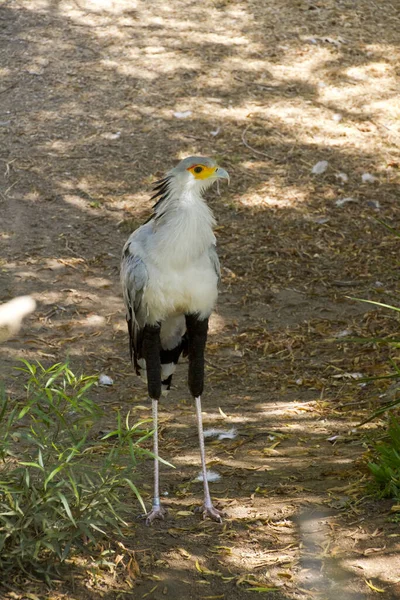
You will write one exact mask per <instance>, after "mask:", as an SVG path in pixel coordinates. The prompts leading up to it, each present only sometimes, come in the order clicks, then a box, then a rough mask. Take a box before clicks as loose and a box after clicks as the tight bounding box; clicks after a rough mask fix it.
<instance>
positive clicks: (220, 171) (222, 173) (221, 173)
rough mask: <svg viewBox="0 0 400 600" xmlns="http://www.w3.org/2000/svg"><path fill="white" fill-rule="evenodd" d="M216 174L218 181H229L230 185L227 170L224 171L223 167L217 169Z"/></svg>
mask: <svg viewBox="0 0 400 600" xmlns="http://www.w3.org/2000/svg"><path fill="white" fill-rule="evenodd" d="M215 174H216V176H217V177H218V179H227V180H228V183H229V181H230V177H229V173H228V172H227V171H225V169H222V168H221V167H217V170H216V171H215Z"/></svg>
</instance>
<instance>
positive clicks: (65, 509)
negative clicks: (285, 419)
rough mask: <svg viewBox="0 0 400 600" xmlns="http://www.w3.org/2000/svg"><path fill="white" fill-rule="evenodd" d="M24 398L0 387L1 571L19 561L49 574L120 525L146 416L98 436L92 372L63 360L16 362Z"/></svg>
mask: <svg viewBox="0 0 400 600" xmlns="http://www.w3.org/2000/svg"><path fill="white" fill-rule="evenodd" d="M22 362H23V365H24V366H23V367H21V368H20V369H19V370H20V371H22V372H23V373H24V375H25V376H26V377H27V385H26V399H25V400H24V401H21V402H16V403H14V401H13V402H11V401H10V400H7V398H6V397H5V394H4V393H3V395H2V399H1V406H0V459H1V460H2V464H0V569H2V570H6V569H10V568H12V567H15V566H18V567H19V568H20V569H22V570H23V571H25V572H34V573H35V574H36V575H38V574H40V575H42V576H44V577H45V578H47V579H49V578H50V577H51V576H52V574H53V573H54V569H57V565H59V564H60V563H61V562H63V561H64V560H65V559H66V558H67V557H68V556H70V555H71V553H73V552H76V551H77V550H78V551H79V550H83V549H84V547H85V546H87V545H88V544H89V545H90V544H92V545H93V544H95V543H96V541H97V540H98V538H99V537H102V536H103V535H104V534H105V532H106V531H107V530H108V531H109V530H110V529H111V530H112V531H113V532H115V531H119V532H120V526H121V525H126V523H125V521H124V518H123V514H124V508H125V506H124V503H123V501H122V500H121V499H122V498H125V497H126V491H127V490H130V492H133V494H134V495H135V496H136V498H137V500H138V501H139V502H140V504H141V505H142V507H143V509H144V508H145V507H144V504H143V500H142V498H141V496H140V494H139V491H138V489H137V488H136V486H135V484H134V483H133V481H132V480H131V478H130V477H131V475H132V472H133V469H134V466H135V465H136V463H137V461H138V460H139V459H141V458H142V457H143V456H145V455H150V456H152V454H151V453H150V452H148V451H147V450H145V449H143V448H141V447H140V444H141V443H142V442H143V441H144V440H146V439H147V438H148V437H149V436H151V435H152V431H149V430H148V429H147V427H145V428H143V427H144V426H146V424H147V423H148V420H146V421H141V422H138V423H135V424H134V425H133V426H131V425H130V423H129V413H128V415H127V417H126V419H124V420H123V419H122V418H121V415H120V414H118V416H117V426H116V428H115V429H114V431H112V432H111V433H109V434H107V435H104V436H102V437H100V438H99V436H98V435H97V436H96V431H95V430H94V426H95V424H96V423H97V422H98V420H99V418H100V416H101V415H102V411H101V410H100V408H99V406H98V405H97V404H96V403H95V402H93V401H92V400H91V399H89V398H88V396H87V393H88V392H89V390H90V388H91V387H92V386H93V384H94V383H95V382H96V381H97V377H85V376H80V377H77V376H75V375H74V374H73V373H72V371H71V370H70V369H69V367H68V365H67V364H56V365H53V366H52V367H50V368H47V369H46V368H45V367H43V366H42V365H41V364H40V363H37V364H30V363H29V362H27V361H22Z"/></svg>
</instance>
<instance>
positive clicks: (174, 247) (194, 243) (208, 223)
mask: <svg viewBox="0 0 400 600" xmlns="http://www.w3.org/2000/svg"><path fill="white" fill-rule="evenodd" d="M214 225H215V219H214V216H213V214H212V212H211V210H210V209H209V207H208V206H207V204H206V203H205V201H204V200H203V198H202V197H201V195H200V194H199V193H198V192H197V191H196V190H193V189H183V190H181V191H180V192H179V193H176V192H175V193H171V194H170V196H169V198H168V199H167V200H165V201H164V202H163V206H162V207H160V210H159V211H157V212H156V215H155V219H154V233H155V239H156V245H157V247H158V248H157V249H158V253H157V255H158V256H162V260H163V261H169V262H171V263H176V264H177V263H179V264H183V263H188V262H190V261H192V260H195V259H196V258H198V257H199V256H201V255H202V254H203V253H204V252H206V250H207V249H208V248H209V247H210V246H212V245H213V244H215V236H214V233H213V226H214ZM160 251H161V253H160Z"/></svg>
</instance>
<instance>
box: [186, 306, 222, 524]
mask: <svg viewBox="0 0 400 600" xmlns="http://www.w3.org/2000/svg"><path fill="white" fill-rule="evenodd" d="M186 328H187V333H188V350H189V351H188V355H189V389H190V392H191V393H192V396H193V397H194V399H195V402H196V416H197V426H198V429H199V444H200V456H201V468H202V473H203V485H204V504H203V506H202V507H201V508H200V511H201V512H202V513H203V517H204V518H206V517H207V516H208V517H211V519H214V520H215V521H218V522H219V523H221V522H222V513H220V511H218V510H217V509H216V508H214V506H213V503H212V501H211V496H210V490H209V488H208V481H207V467H206V453H205V446H204V433H203V419H202V416H201V399H200V397H201V394H202V392H203V387H204V349H205V345H206V341H207V330H208V319H203V320H200V319H199V318H198V316H197V315H186Z"/></svg>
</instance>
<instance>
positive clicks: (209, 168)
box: [167, 156, 229, 193]
mask: <svg viewBox="0 0 400 600" xmlns="http://www.w3.org/2000/svg"><path fill="white" fill-rule="evenodd" d="M167 177H174V178H175V179H176V182H177V183H178V182H179V183H181V185H182V187H185V188H189V189H194V190H196V191H198V192H200V193H201V192H203V191H204V190H205V189H207V188H208V187H210V185H212V184H213V183H214V182H215V181H217V180H219V179H226V180H227V181H229V175H228V173H227V171H225V169H222V168H221V167H219V166H218V165H217V163H216V161H215V160H214V159H213V158H207V157H204V156H189V157H188V158H184V159H183V160H181V162H180V163H179V164H178V165H177V166H176V167H175V168H174V169H171V171H169V173H168V174H167Z"/></svg>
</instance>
